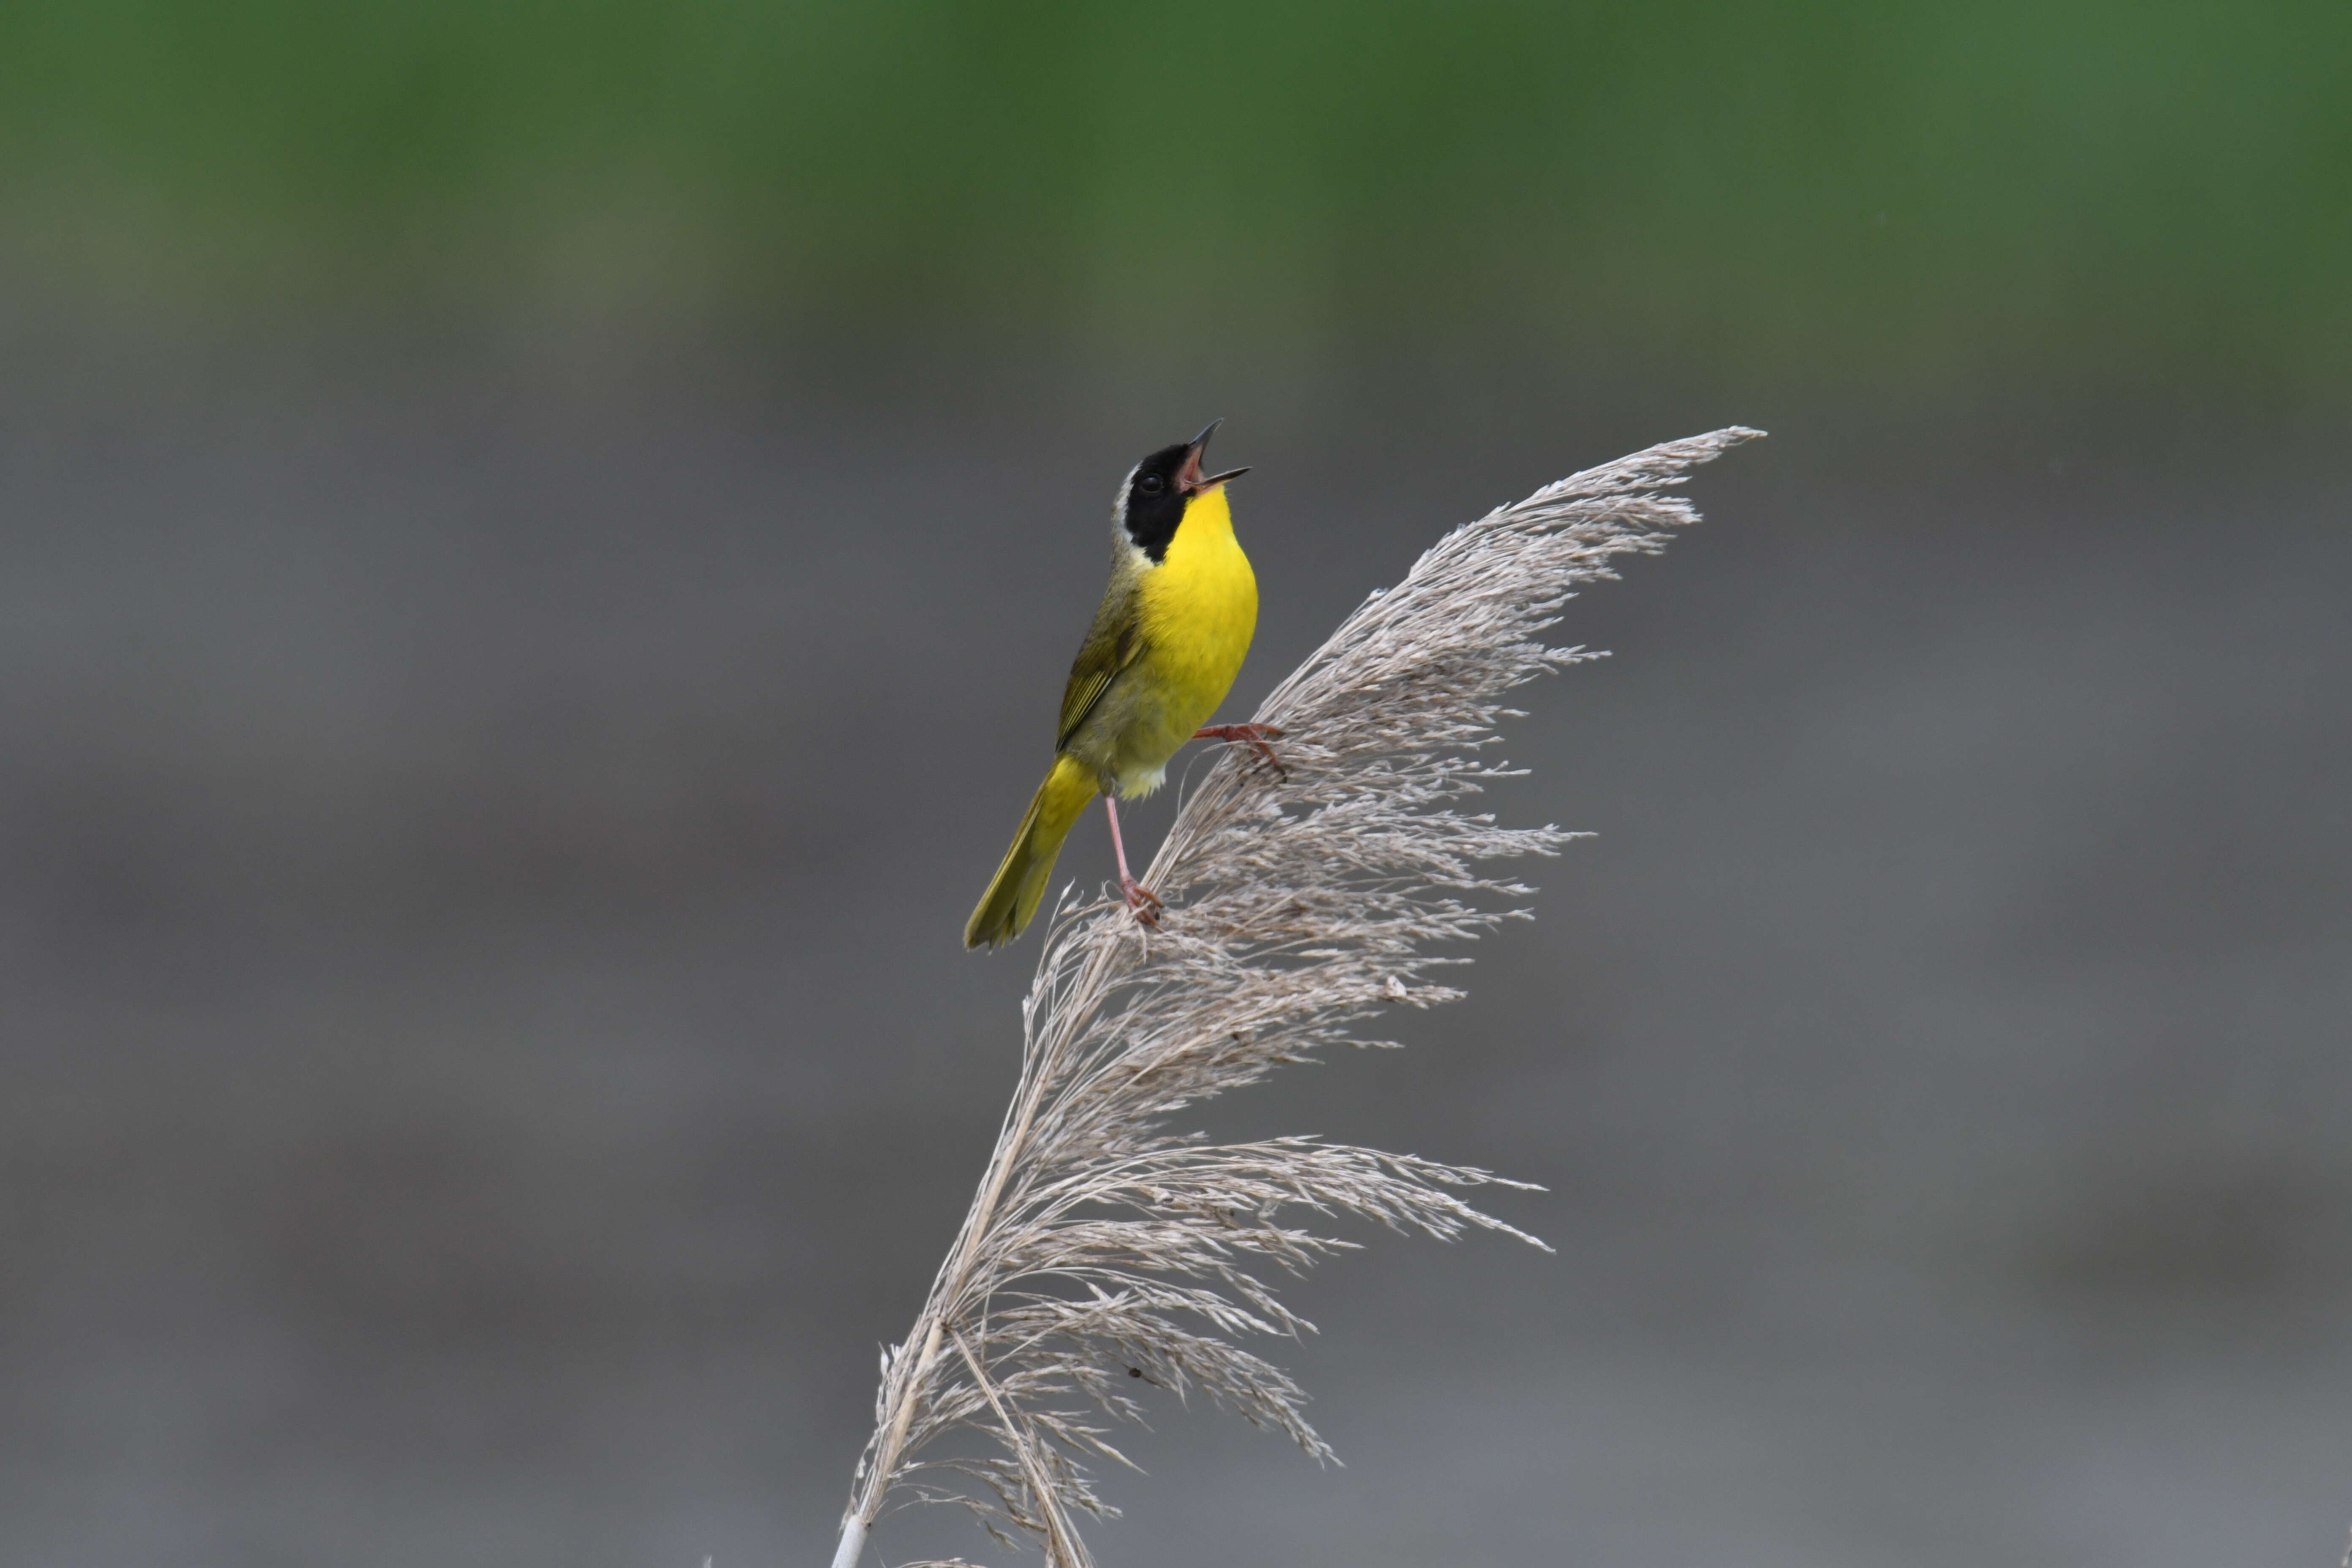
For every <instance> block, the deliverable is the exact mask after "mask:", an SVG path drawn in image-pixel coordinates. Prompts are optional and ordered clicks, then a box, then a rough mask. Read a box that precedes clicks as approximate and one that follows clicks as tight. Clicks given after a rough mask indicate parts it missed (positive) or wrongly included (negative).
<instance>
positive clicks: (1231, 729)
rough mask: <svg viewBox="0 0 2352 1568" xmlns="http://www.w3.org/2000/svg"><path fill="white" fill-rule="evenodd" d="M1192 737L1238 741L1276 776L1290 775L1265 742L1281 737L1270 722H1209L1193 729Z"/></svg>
mask: <svg viewBox="0 0 2352 1568" xmlns="http://www.w3.org/2000/svg"><path fill="white" fill-rule="evenodd" d="M1192 739H1194V740H1196V741H1223V742H1226V743H1227V744H1228V745H1230V744H1231V743H1233V742H1235V741H1239V742H1243V743H1244V744H1245V745H1247V746H1248V747H1249V748H1250V749H1251V750H1252V751H1254V752H1256V753H1257V754H1258V756H1259V757H1260V758H1261V759H1263V760H1264V761H1265V765H1266V766H1267V767H1270V768H1272V769H1273V770H1274V771H1275V774H1276V777H1279V778H1283V779H1287V778H1289V777H1290V770H1289V769H1287V768H1286V767H1284V766H1283V765H1282V759H1281V758H1280V757H1277V756H1276V755H1275V754H1274V748H1273V747H1272V746H1269V745H1267V744H1266V742H1268V741H1279V740H1281V739H1282V731H1280V730H1277V729H1276V728H1275V727H1274V726H1273V725H1271V724H1211V725H1208V726H1206V727H1205V728H1203V729H1199V730H1195V731H1192Z"/></svg>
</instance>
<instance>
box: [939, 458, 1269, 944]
mask: <svg viewBox="0 0 2352 1568" xmlns="http://www.w3.org/2000/svg"><path fill="white" fill-rule="evenodd" d="M1223 423H1224V421H1223V420H1222V419H1219V420H1213V421H1211V422H1210V424H1209V426H1208V428H1207V429H1205V430H1202V432H1201V433H1200V434H1199V435H1198V436H1195V437H1192V439H1191V440H1190V441H1179V442H1177V443H1176V444H1175V445H1174V446H1171V447H1160V449H1159V450H1158V451H1156V452H1153V453H1152V454H1151V455H1150V456H1149V457H1147V458H1144V459H1143V460H1142V461H1141V462H1139V463H1138V464H1136V465H1135V467H1134V468H1130V469H1129V470H1128V475H1127V478H1126V479H1122V480H1120V481H1119V487H1118V496H1117V497H1116V499H1115V500H1113V502H1112V504H1111V567H1110V584H1109V586H1108V587H1107V588H1105V589H1104V590H1103V597H1102V604H1101V605H1100V606H1099V607H1098V608H1097V610H1096V611H1095V618H1094V624H1093V626H1091V627H1089V628H1088V630H1087V636H1086V640H1085V642H1083V643H1082V644H1080V645H1079V647H1078V657H1077V658H1076V659H1075V660H1074V661H1073V662H1072V663H1071V665H1070V679H1069V684H1068V686H1067V687H1066V688H1065V689H1063V692H1062V713H1061V719H1060V721H1059V723H1058V724H1057V726H1056V727H1055V735H1054V762H1053V765H1052V767H1050V768H1049V769H1048V770H1047V771H1046V773H1045V783H1043V784H1039V785H1038V786H1037V793H1036V795H1035V796H1034V798H1033V799H1032V800H1031V801H1030V802H1029V811H1028V814H1027V815H1026V816H1024V817H1022V819H1021V829H1020V831H1019V832H1017V833H1015V834H1014V835H1013V847H1011V848H1009V849H1007V850H1006V851H1005V852H1004V858H1003V861H1002V862H1000V863H999V864H998V866H997V868H996V875H995V877H994V878H993V879H991V880H990V882H989V884H988V890H987V891H986V892H985V893H982V895H981V897H980V903H979V905H978V907H976V908H975V909H974V910H972V911H971V920H970V921H967V922H965V925H964V928H963V944H964V946H965V947H967V948H976V947H983V946H985V947H991V948H993V947H998V946H1001V945H1003V943H1005V942H1011V941H1012V940H1013V938H1015V937H1017V936H1019V935H1020V934H1021V932H1022V931H1023V929H1024V927H1026V926H1027V925H1028V924H1029V921H1030V917H1031V916H1033V915H1034V914H1035V913H1036V912H1037V903H1038V900H1040V899H1042V898H1043V897H1044V896H1045V882H1046V879H1048V878H1049V877H1051V876H1052V875H1053V872H1054V859H1055V856H1057V855H1059V854H1060V853H1061V849H1062V841H1063V840H1064V839H1065V838H1066V837H1069V834H1070V829H1071V828H1072V827H1073V826H1076V823H1077V820H1078V818H1079V816H1081V815H1083V814H1084V812H1085V811H1086V808H1087V805H1089V804H1090V803H1091V802H1092V801H1093V800H1094V798H1095V796H1096V795H1101V796H1102V797H1103V806H1104V809H1105V811H1106V812H1107V813H1108V816H1109V818H1110V844H1111V853H1112V854H1113V855H1114V856H1116V857H1117V858H1118V884H1119V890H1120V893H1121V894H1122V895H1123V897H1124V900H1125V902H1126V906H1127V908H1128V909H1129V910H1132V911H1133V912H1134V914H1135V915H1136V917H1137V918H1138V919H1139V920H1140V921H1143V922H1144V923H1145V924H1147V925H1152V926H1157V925H1158V924H1159V911H1160V909H1161V908H1162V907H1163V906H1162V905H1161V903H1160V898H1159V896H1158V895H1156V894H1155V893H1153V892H1152V891H1151V890H1150V889H1148V888H1146V887H1144V886H1143V884H1141V883H1140V882H1139V881H1137V880H1136V879H1135V877H1134V875H1133V873H1131V872H1130V871H1129V869H1128V865H1127V846H1126V844H1125V843H1124V842H1123V841H1122V840H1121V838H1120V837H1119V830H1118V802H1119V800H1120V799H1121V798H1122V797H1124V798H1126V799H1129V800H1133V799H1136V798H1137V797H1139V796H1141V795H1149V794H1150V793H1151V792H1152V791H1153V790H1155V789H1158V788H1159V787H1160V784H1161V783H1162V782H1164V781H1165V779H1166V778H1167V774H1168V763H1169V761H1170V759H1171V758H1172V757H1174V756H1175V754H1176V752H1177V751H1178V750H1179V749H1180V748H1181V747H1182V746H1183V744H1184V742H1187V741H1192V740H1213V741H1223V742H1229V743H1233V742H1239V743H1243V744H1246V745H1249V746H1251V747H1253V748H1254V749H1255V751H1256V752H1258V753H1259V754H1260V755H1261V756H1263V757H1264V758H1265V761H1267V762H1268V763H1274V765H1276V767H1279V766H1280V764H1279V763H1278V762H1277V761H1276V758H1275V756H1274V752H1273V751H1272V749H1271V748H1270V747H1269V746H1268V745H1267V744H1266V742H1269V741H1275V740H1279V739H1281V737H1282V731H1280V730H1278V729H1276V727H1274V726H1273V725H1270V724H1221V725H1212V726H1208V727H1206V728H1203V727H1202V721H1204V720H1206V719H1207V718H1208V717H1209V715H1210V714H1212V713H1213V712H1215V711H1216V709H1217V704H1218V703H1220V702H1223V700H1225V693H1226V692H1228V691H1230V690H1231V689H1233V684H1234V676H1236V675H1238V674H1239V673H1240V672H1241V668H1242V660H1243V659H1244V658H1246V657H1247V656H1248V653H1249V646H1250V638H1251V637H1253V636H1254V635H1255V632H1256V630H1257V577H1256V575H1255V574H1254V573H1253V572H1252V571H1251V570H1250V563H1249V557H1248V556H1247V555H1244V553H1243V552H1242V547H1241V542H1240V541H1238V540H1236V539H1235V538H1234V519H1233V510H1232V507H1231V505H1230V503H1229V502H1228V501H1227V500H1226V496H1225V486H1226V485H1227V484H1228V483H1230V482H1231V481H1232V480H1234V479H1239V478H1240V477H1241V476H1242V475H1244V474H1245V473H1247V472H1249V470H1248V469H1247V468H1228V469H1226V470H1225V471H1224V472H1223V473H1221V474H1203V473H1202V471H1201V459H1202V454H1203V453H1204V452H1205V451H1206V450H1207V449H1208V446H1209V437H1212V436H1213V435H1215V434H1216V433H1217V426H1219V425H1222V424H1223Z"/></svg>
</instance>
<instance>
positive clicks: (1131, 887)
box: [1103, 795, 1167, 926]
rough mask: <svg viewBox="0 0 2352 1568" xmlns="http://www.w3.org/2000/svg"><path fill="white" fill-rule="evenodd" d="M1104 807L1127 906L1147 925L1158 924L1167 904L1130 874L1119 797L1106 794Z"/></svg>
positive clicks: (1119, 879)
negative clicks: (1122, 838) (1121, 834)
mask: <svg viewBox="0 0 2352 1568" xmlns="http://www.w3.org/2000/svg"><path fill="white" fill-rule="evenodd" d="M1103 809H1104V810H1105V811H1107V812H1108V813H1109V814H1110V852H1111V853H1112V854H1113V855H1116V856H1118V889H1119V891H1120V892H1122V893H1124V894H1126V895H1127V907H1128V908H1129V909H1130V910H1134V911H1135V918H1136V919H1138V920H1139V921H1142V922H1143V923H1144V924H1145V925H1148V926H1156V925H1158V924H1159V923H1160V915H1159V911H1160V910H1162V909H1165V908H1166V907H1167V906H1166V905H1164V904H1162V903H1161V902H1160V895H1159V894H1157V893H1155V892H1153V891H1152V890H1151V889H1149V888H1147V887H1145V886H1144V885H1143V884H1142V883H1140V882H1139V881H1137V880H1136V879H1135V878H1134V877H1133V876H1131V875H1130V874H1129V871H1128V869H1127V845H1126V844H1125V843H1124V842H1122V841H1121V840H1120V838H1119V836H1118V796H1117V795H1104V796H1103Z"/></svg>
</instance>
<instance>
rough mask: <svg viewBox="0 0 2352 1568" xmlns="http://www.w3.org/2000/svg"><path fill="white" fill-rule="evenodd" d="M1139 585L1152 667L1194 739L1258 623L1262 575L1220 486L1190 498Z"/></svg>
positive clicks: (1177, 716) (1230, 683) (1174, 712)
mask: <svg viewBox="0 0 2352 1568" xmlns="http://www.w3.org/2000/svg"><path fill="white" fill-rule="evenodd" d="M1139 588H1140V590H1141V594H1142V606H1141V607H1142V612H1143V629H1144V633H1145V636H1146V637H1148V638H1149V640H1150V647H1151V655H1152V662H1153V663H1154V664H1156V665H1158V666H1159V667H1160V668H1158V669H1157V670H1156V671H1155V672H1154V673H1155V675H1156V676H1157V678H1158V679H1159V680H1160V682H1161V683H1163V684H1162V689H1163V690H1164V691H1165V692H1166V693H1167V698H1168V705H1169V708H1170V710H1171V711H1170V715H1169V716H1170V718H1171V720H1172V721H1174V724H1175V725H1181V728H1182V729H1183V730H1184V731H1185V732H1186V735H1187V738H1189V736H1190V734H1191V731H1193V730H1194V729H1197V728H1198V727H1199V726H1200V725H1201V724H1202V722H1204V721H1206V720H1207V719H1208V717H1209V715H1210V714H1212V713H1213V712H1215V711H1216V708H1217V704H1218V703H1220V702H1223V700H1225V693H1226V692H1227V691H1229V690H1231V689H1233V684H1234V676H1235V675H1237V674H1239V673H1240V672H1241V668H1242V660H1243V658H1245V657H1246V656H1247V655H1248V653H1249V646H1250V637H1251V636H1252V635H1253V634H1254V633H1255V632H1256V630H1257V575H1256V574H1255V573H1253V572H1252V571H1251V570H1250V563H1249V557H1248V556H1246V555H1244V554H1243V553H1242V547H1241V542H1240V541H1238V540H1236V539H1235V538H1234V514H1233V511H1232V509H1231V508H1230V507H1228V506H1227V504H1226V502H1225V492H1224V489H1223V487H1222V486H1221V487H1219V488H1218V489H1213V490H1211V491H1210V492H1208V493H1207V494H1206V495H1202V496H1196V497H1194V498H1193V500H1192V504H1191V505H1190V506H1188V507H1187V508H1186V509H1185V510H1184V521H1183V522H1182V523H1181V525H1180V526H1179V527H1178V528H1177V530H1176V537H1175V538H1174V539H1171V540H1170V541H1169V542H1168V552H1167V555H1166V556H1165V557H1164V558H1163V559H1162V560H1161V561H1160V564H1159V565H1157V566H1155V567H1153V568H1152V569H1151V570H1150V572H1149V573H1147V574H1145V575H1144V578H1143V581H1142V583H1141V584H1139ZM1171 727H1172V726H1171ZM1180 743H1181V742H1180Z"/></svg>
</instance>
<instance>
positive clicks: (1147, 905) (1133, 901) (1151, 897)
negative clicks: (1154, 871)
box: [1118, 871, 1168, 931]
mask: <svg viewBox="0 0 2352 1568" xmlns="http://www.w3.org/2000/svg"><path fill="white" fill-rule="evenodd" d="M1118 886H1119V891H1121V892H1122V893H1124V894H1126V895H1127V907H1128V908H1129V909H1130V910H1134V911H1135V918H1136V919H1137V920H1139V921H1142V922H1143V923H1144V924H1145V925H1148V926H1150V928H1151V929H1152V930H1154V931H1158V930H1159V929H1160V910H1164V909H1166V908H1167V907H1168V906H1167V905H1166V904H1164V903H1161V902H1160V895H1159V894H1157V893H1155V892H1153V891H1152V890H1151V889H1149V888H1147V887H1145V886H1144V885H1143V884H1142V883H1140V882H1139V881H1137V880H1136V879H1134V878H1132V877H1130V876H1129V875H1128V874H1127V873H1126V872H1125V871H1121V872H1120V873H1119V874H1118Z"/></svg>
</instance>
